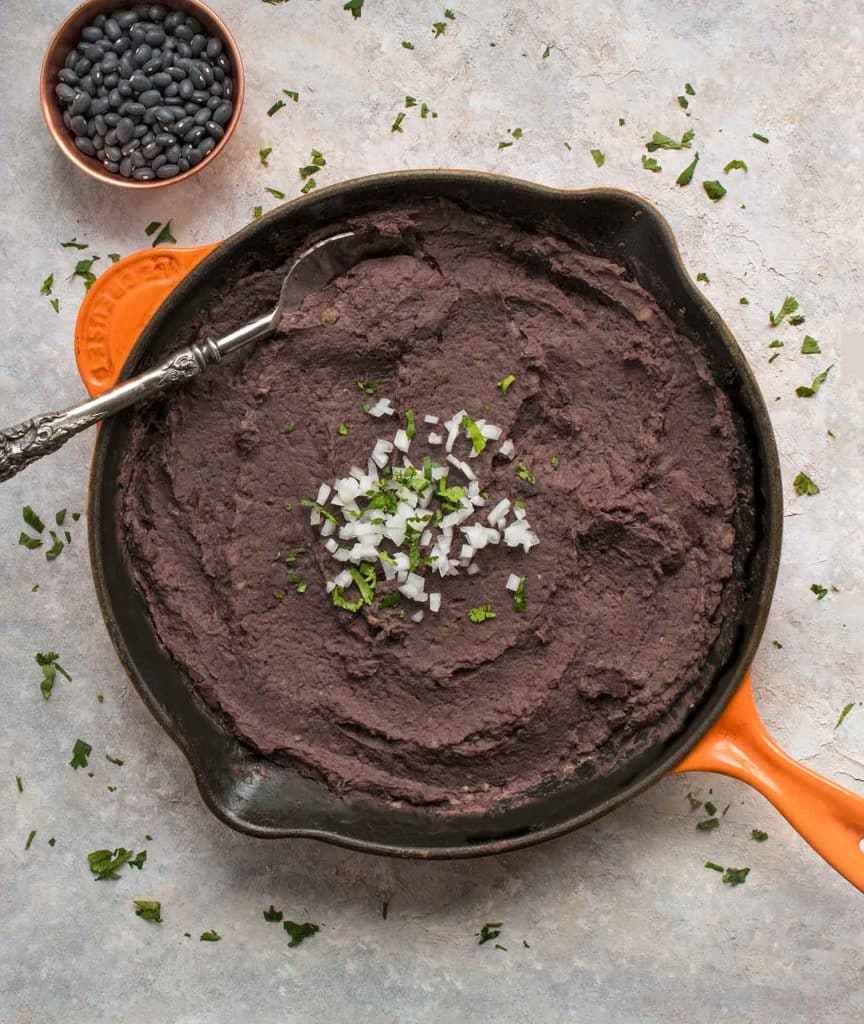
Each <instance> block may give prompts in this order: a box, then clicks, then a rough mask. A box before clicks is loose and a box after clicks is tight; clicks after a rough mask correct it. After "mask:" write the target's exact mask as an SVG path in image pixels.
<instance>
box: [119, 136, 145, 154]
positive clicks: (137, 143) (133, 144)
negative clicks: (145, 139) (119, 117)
mask: <svg viewBox="0 0 864 1024" xmlns="http://www.w3.org/2000/svg"><path fill="white" fill-rule="evenodd" d="M140 148H141V140H140V139H130V140H129V141H128V142H127V143H126V145H125V146H121V147H120V152H121V153H122V154H123V156H131V155H132V154H133V153H134V152H135V150H136V149H140Z"/></svg>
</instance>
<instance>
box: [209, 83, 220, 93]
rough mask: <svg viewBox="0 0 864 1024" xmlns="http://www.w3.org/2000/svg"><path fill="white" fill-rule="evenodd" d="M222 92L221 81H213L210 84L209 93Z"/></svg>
mask: <svg viewBox="0 0 864 1024" xmlns="http://www.w3.org/2000/svg"><path fill="white" fill-rule="evenodd" d="M222 92H223V89H222V83H221V82H214V83H213V84H212V85H211V86H210V94H211V95H212V96H221V95H222Z"/></svg>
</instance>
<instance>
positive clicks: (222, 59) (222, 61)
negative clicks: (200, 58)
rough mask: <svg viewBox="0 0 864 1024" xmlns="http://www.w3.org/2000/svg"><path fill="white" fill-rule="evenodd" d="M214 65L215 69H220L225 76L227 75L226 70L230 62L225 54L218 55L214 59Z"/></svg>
mask: <svg viewBox="0 0 864 1024" xmlns="http://www.w3.org/2000/svg"><path fill="white" fill-rule="evenodd" d="M215 63H216V67H217V68H222V70H223V71H224V72H225V73H226V74H227V73H228V69H229V68H230V67H231V61H230V60H229V59H228V54H227V53H220V54H219V56H218V57H217V58H216V61H215Z"/></svg>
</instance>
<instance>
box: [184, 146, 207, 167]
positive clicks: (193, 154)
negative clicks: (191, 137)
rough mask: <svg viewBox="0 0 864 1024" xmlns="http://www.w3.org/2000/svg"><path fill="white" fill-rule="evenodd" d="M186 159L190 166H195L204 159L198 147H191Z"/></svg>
mask: <svg viewBox="0 0 864 1024" xmlns="http://www.w3.org/2000/svg"><path fill="white" fill-rule="evenodd" d="M186 159H187V160H188V161H189V166H190V167H197V166H198V164H200V163H201V161H202V160H203V159H204V154H203V153H202V152H201V151H200V150H199V149H193V150H191V151H190V153H189V156H188V157H187V158H186Z"/></svg>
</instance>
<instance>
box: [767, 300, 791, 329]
mask: <svg viewBox="0 0 864 1024" xmlns="http://www.w3.org/2000/svg"><path fill="white" fill-rule="evenodd" d="M797 309H798V300H797V299H796V298H795V296H794V295H787V296H786V298H785V299H784V300H783V305H782V306H781V307H780V310H779V312H777V313H774V312H773V311H771V312H770V313H769V314H768V320H769V321H770V323H771V326H772V327H777V326H778V325H779V324H780V323H782V322H783V320H784V319H785V317H787V316H789V314H790V313H794V312H795V311H796V310H797Z"/></svg>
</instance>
